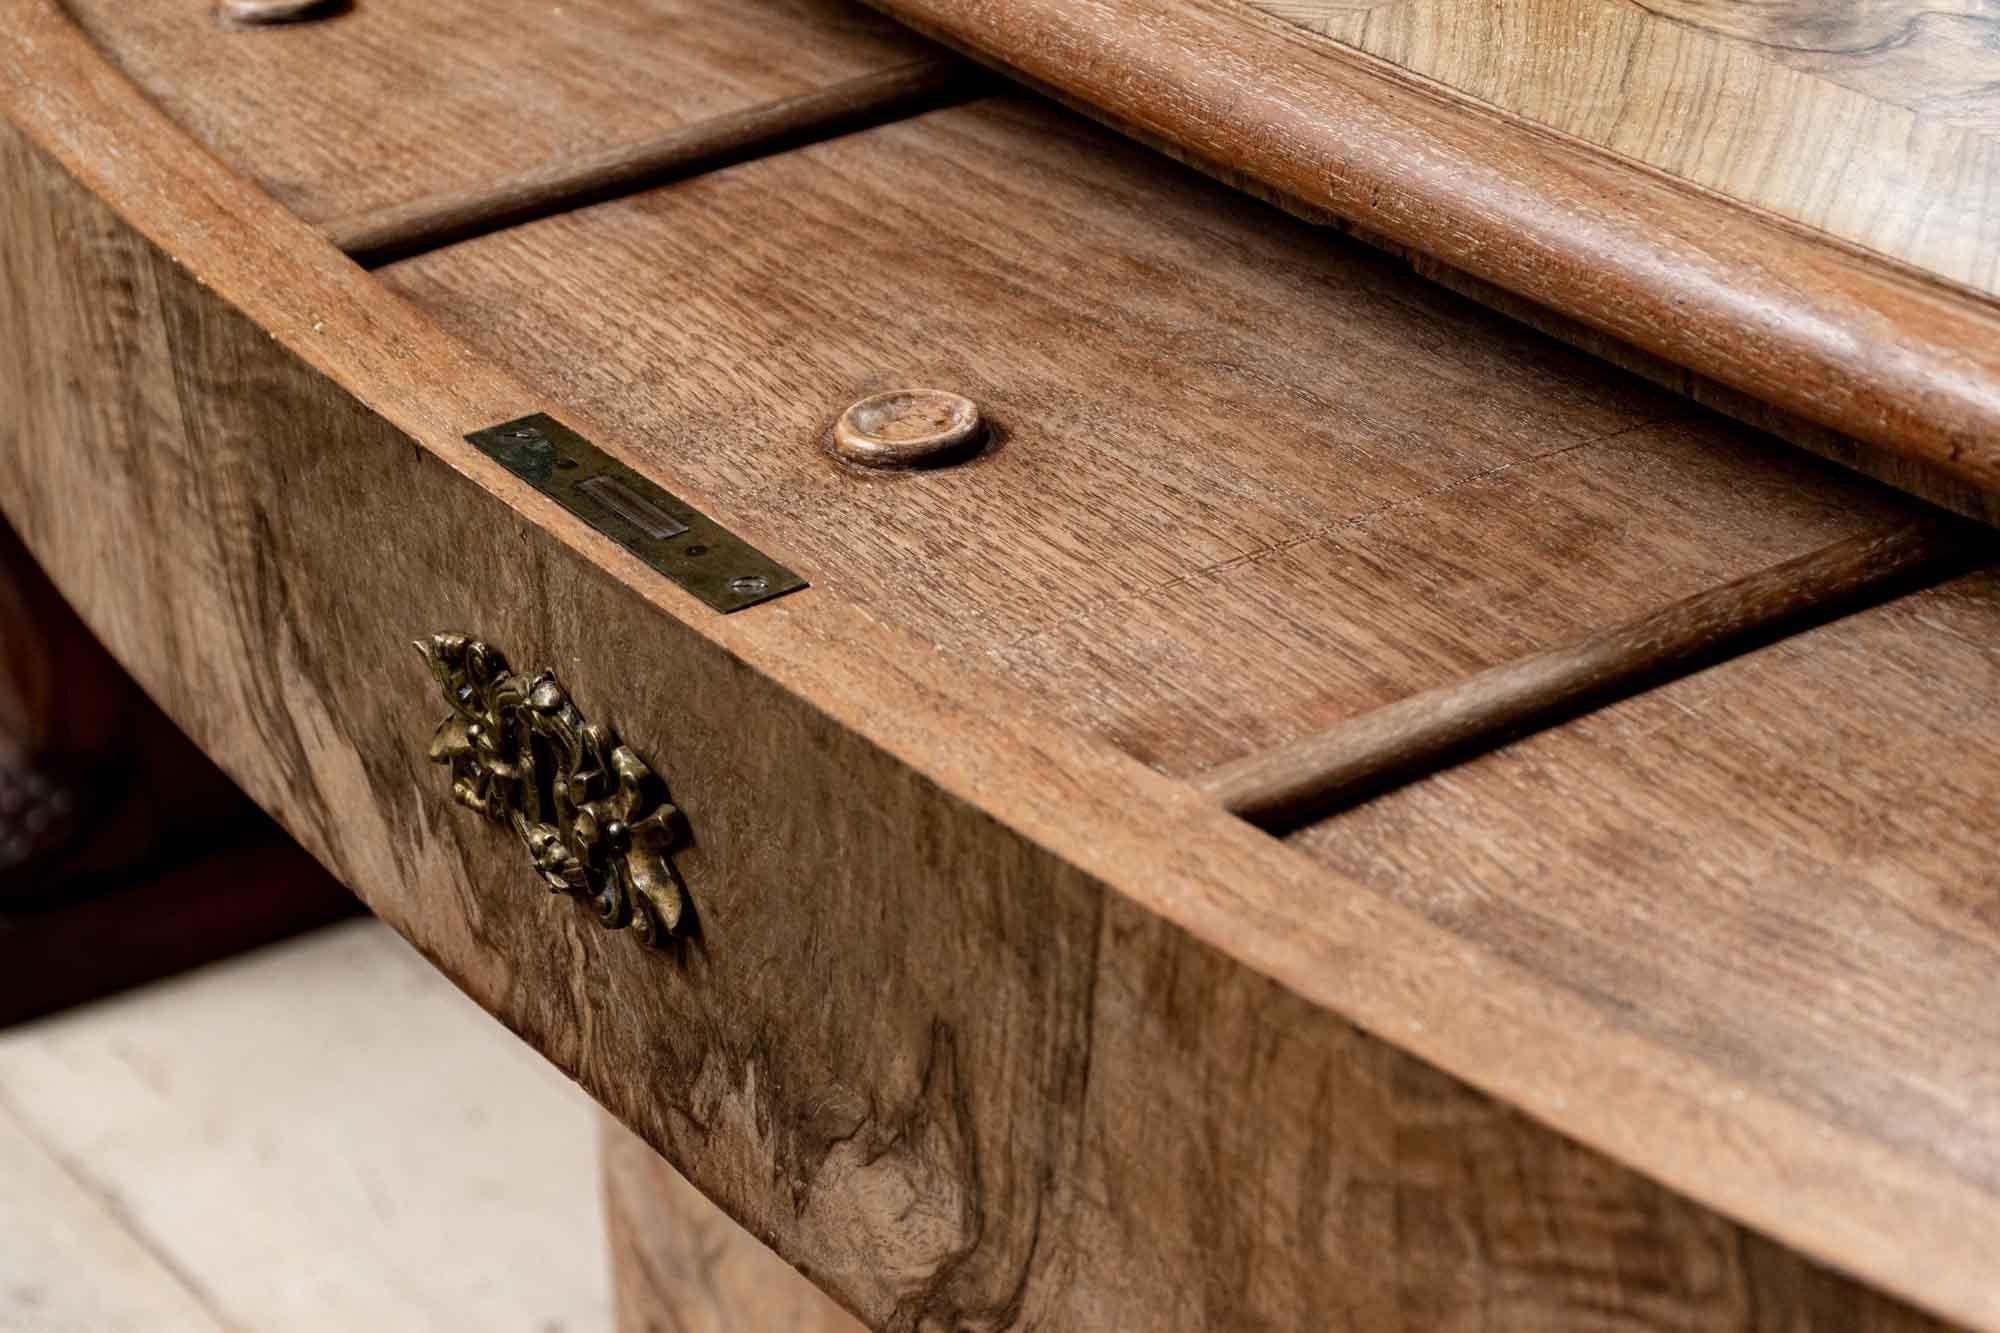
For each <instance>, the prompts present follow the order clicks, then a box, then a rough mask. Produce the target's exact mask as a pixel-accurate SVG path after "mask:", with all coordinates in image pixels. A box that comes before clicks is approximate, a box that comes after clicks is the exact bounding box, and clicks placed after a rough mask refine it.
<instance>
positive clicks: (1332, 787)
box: [1195, 521, 1984, 830]
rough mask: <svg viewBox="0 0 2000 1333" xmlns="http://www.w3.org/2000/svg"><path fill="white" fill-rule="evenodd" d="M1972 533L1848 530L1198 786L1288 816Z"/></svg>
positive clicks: (1592, 698)
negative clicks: (1843, 536)
mask: <svg viewBox="0 0 2000 1333" xmlns="http://www.w3.org/2000/svg"><path fill="white" fill-rule="evenodd" d="M1974 536H1975V533H1974V532H1973V531H1971V530H1970V529H1968V528H1966V527H1965V526H1964V525H1960V524H1957V523H1945V522H1937V521H1930V522H1926V521H1918V522H1915V523H1912V524H1910V525H1908V526H1906V527H1903V528H1898V529H1896V530H1895V531H1893V532H1890V533H1888V534H1886V535H1877V534H1873V533H1871V534H1869V535H1867V536H1864V537H1850V538H1848V539H1847V540H1845V541H1840V542H1835V543H1834V544H1833V545H1831V546H1827V547H1822V548H1821V549H1820V550H1817V551H1813V552H1811V553H1809V554H1807V555H1802V556H1799V557H1797V558H1796V559H1793V560H1787V561H1785V562H1784V563H1783V564H1779V565H1773V566H1772V567H1771V568H1769V569H1763V570H1759V571H1757V572H1756V573H1754V574H1746V575H1745V576H1743V577H1742V578H1740V579H1732V580H1731V581H1730V582H1728V583H1724V584H1720V585H1718V586H1716V587H1713V588H1710V589H1708V590H1707V591H1705V592H1699V593H1696V594H1695V595H1694V596H1692V597H1688V598H1683V599H1682V600H1681V601H1678V602H1673V603H1670V604H1668V605H1667V606H1664V607H1661V608H1660V609H1659V610H1657V611H1651V612H1648V613H1647V614H1645V615H1643V616H1641V617H1639V618H1638V619H1636V620H1630V621H1626V622H1624V623H1622V624H1616V625H1609V626H1606V627H1605V628H1603V629H1601V630H1598V631H1596V632H1594V633H1592V634H1590V635H1588V636H1586V637H1584V638H1582V639H1578V640H1575V641H1574V642H1571V643H1566V644H1560V645H1558V646H1557V647H1554V648H1550V649H1547V650H1545V651H1543V652H1540V653H1536V654H1534V655H1532V656H1529V657H1524V658H1519V659H1517V660H1515V661H1512V662H1508V663H1504V664H1503V665H1500V666H1497V667H1490V668H1488V669H1487V670H1485V671H1481V672H1476V673H1475V674H1473V675H1470V676H1467V677H1465V678H1464V679H1463V680H1459V681H1456V682H1454V683H1452V684H1450V685H1442V686H1439V687H1437V688H1435V689H1431V690H1426V691H1424V692H1423V693H1421V694H1413V695H1410V696H1409V697H1407V698H1404V699H1398V700H1397V701H1396V702H1395V703H1392V704H1388V705H1386V706H1384V707H1381V708H1378V709H1376V710H1374V711H1373V712H1371V713H1364V714H1362V715H1361V716H1359V717H1356V718H1354V719H1352V720H1350V721H1348V722H1345V723H1343V724H1341V725H1340V726H1337V727H1332V728H1330V729H1328V730H1326V731H1322V732H1319V733H1318V734H1316V735H1313V736H1308V737H1306V738H1305V739H1304V740H1301V741H1298V742H1296V743H1294V744H1292V745H1288V746H1285V747H1282V748H1280V749H1276V750H1267V751H1264V752H1261V753H1258V754H1252V755H1249V756H1246V757H1245V758H1243V759H1239V760H1237V761H1236V762H1234V763H1231V764H1225V765H1223V766H1222V767H1221V768H1217V769H1212V770H1210V771H1209V772H1207V773H1204V774H1202V775H1201V776H1200V778H1199V779H1198V780H1197V781H1196V784H1195V785H1196V786H1197V787H1199V788H1200V789H1201V790H1202V791H1203V792H1204V793H1206V794H1207V795H1208V796H1209V797H1210V798H1211V799H1212V800H1215V801H1217V802H1219V803H1220V804H1221V805H1222V806H1223V807H1224V808H1225V809H1227V810H1228V811H1230V813H1232V814H1236V815H1240V816H1242V817H1243V818H1245V819H1248V820H1250V821H1251V822H1252V823H1254V824H1257V825H1259V826H1260V827H1263V828H1267V829H1273V830H1281V829H1285V828H1290V827H1294V826H1296V825H1297V824H1300V823H1303V822H1305V820H1306V819H1307V818H1308V817H1310V816H1312V815H1324V814H1329V813H1331V812H1332V811H1333V810H1334V809H1336V808H1339V807H1341V806H1345V805H1350V804H1353V803H1355V802H1357V801H1359V800H1362V799H1365V798H1366V797H1368V796H1371V795H1375V794H1377V793H1379V792H1381V791H1383V790H1385V789H1387V788H1389V787H1392V786H1397V785H1400V784H1402V783H1404V782H1407V781H1409V780H1411V779H1412V778H1416V777H1421V776H1423V775H1424V774H1426V773H1431V772H1436V771H1438V770H1441V769H1443V768H1446V767H1449V766H1450V764H1451V762H1452V761H1453V760H1454V759H1459V758H1463V757H1466V756H1468V755H1471V754H1475V753H1478V752H1479V751H1481V750H1484V749H1488V748H1491V747H1493V746H1495V745H1498V744H1501V743H1503V742H1504V741H1506V740H1509V739H1511V738H1513V737H1515V736H1518V735H1521V734H1523V733H1525V732H1528V731H1530V730H1540V729H1542V728H1544V727H1547V726H1550V725H1552V724H1554V723H1556V722H1560V721H1562V720H1564V719H1566V718H1570V717H1574V716H1576V715H1578V714H1580V713H1583V712H1586V711H1588V710H1591V709H1593V708H1596V707H1599V706H1601V705H1603V704H1604V703H1606V702H1609V701H1610V700H1611V699H1614V698H1616V697H1618V696H1619V695H1621V694H1632V693H1636V692H1638V690H1640V689H1641V688H1644V687H1645V686H1647V685H1649V684H1657V683H1658V682H1659V681H1660V680H1661V679H1662V678H1663V677H1665V676H1667V675H1669V674H1680V673H1683V672H1686V671H1689V670H1692V669H1694V668H1696V667H1699V666H1702V665H1705V664H1706V663H1707V662H1709V661H1712V660H1714V659H1715V658H1717V657H1720V656H1721V655H1722V654H1724V653H1726V652H1729V651H1732V650H1738V649H1741V648H1744V647H1754V646H1755V641H1756V640H1757V639H1760V638H1761V639H1770V638H1774V637H1777V636H1778V635H1779V634H1781V633H1783V632H1784V631H1786V630H1788V629H1795V628H1798V627H1800V625H1801V624H1802V623H1809V622H1811V621H1812V620H1815V619H1822V620H1823V619H1831V618H1832V617H1834V616H1835V615H1838V614H1839V613H1840V612H1842V611H1845V610H1849V609H1852V606H1853V604H1854V603H1855V602H1857V601H1859V600H1861V599H1862V598H1864V597H1870V596H1873V597H1876V598H1880V597H1883V596H1885V595H1890V594H1893V593H1894V592H1896V591H1908V590H1909V589H1910V588H1911V587H1912V585H1913V584H1915V583H1917V582H1918V581H1919V580H1923V579H1930V580H1937V579H1942V578H1946V577H1948V576H1949V575H1951V574H1952V573H1956V572H1962V571H1963V570H1964V569H1965V568H1966V567H1967V566H1968V565H1969V564H1970V563H1971V556H1972V553H1973V551H1974V550H1976V549H1977V548H1976V547H1975V546H1974V543H1973V538H1974ZM1981 545H1984V543H1981Z"/></svg>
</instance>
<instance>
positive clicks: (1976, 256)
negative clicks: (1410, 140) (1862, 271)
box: [1244, 0, 2000, 294]
mask: <svg viewBox="0 0 2000 1333" xmlns="http://www.w3.org/2000/svg"><path fill="white" fill-rule="evenodd" d="M1244 2H1245V3H1247V4H1248V5H1249V6H1250V7H1251V8H1253V9H1257V10H1261V11H1263V12H1265V13H1268V14H1271V15H1274V16H1276V17H1278V18H1281V19H1283V20H1285V21H1286V22H1288V23H1292V24H1295V25H1297V26H1298V27H1300V28H1303V29H1305V30H1307V31H1309V32H1313V33H1317V34H1320V35H1323V36H1325V37H1327V38H1330V39H1332V40H1334V41H1337V42H1340V43H1342V44H1344V45H1347V46H1350V47H1352V48H1354V49H1356V50H1359V51H1365V52H1367V53H1368V54H1369V55H1372V56H1377V57H1380V58H1381V59H1383V60H1387V61H1390V62H1392V63H1394V64H1395V65H1398V66H1400V67H1402V68H1404V69H1407V70H1409V71H1411V72H1412V73H1415V74H1419V75H1422V76H1423V77H1425V78H1428V79H1434V80H1436V81H1437V82H1438V83H1440V84H1443V85H1445V86H1447V87H1449V88H1451V89H1453V90H1455V91H1457V92H1460V93H1464V94H1466V95H1469V96H1471V97H1475V98H1477V99H1479V100H1480V101H1482V102H1486V103H1489V104H1491V105H1493V106H1496V107H1499V108H1501V109H1503V110H1506V111H1508V112H1511V113H1513V114H1515V115H1518V116H1521V117H1523V118H1524V119H1526V120H1529V121H1532V122H1534V123H1535V124H1538V125H1545V126H1548V127H1549V128H1551V129H1556V130H1560V131H1562V132H1563V133H1565V134H1571V135H1575V136H1576V137H1577V138H1579V139H1583V140H1585V141H1586V142H1589V143H1592V144H1596V145H1598V146H1600V147H1603V148H1607V149H1610V150H1611V151H1613V152H1615V153H1618V154H1620V155H1622V156H1625V157H1628V158H1630V159H1632V160H1633V161H1635V162H1640V163H1643V164H1645V165H1646V166H1649V167H1654V168H1657V169H1659V170H1661V171H1666V172H1669V173H1671V174H1673V175H1675V176H1678V177H1681V178H1682V179H1684V180H1689V181H1692V182H1694V183H1696V184H1698V185H1703V186H1706V187H1708V188H1709V189H1713V190H1716V191H1718V192H1720V193H1722V194H1725V195H1727V196H1729V197H1730V198H1733V199H1739V200H1742V201H1743V202H1745V203H1748V204H1752V205H1755V206H1756V207H1758V208H1763V209H1768V210H1770V211H1771V212H1773V213H1776V214H1778V215H1779V216H1781V217H1785V218H1789V219H1791V220H1792V221H1795V222H1799V223H1803V224H1805V225H1807V226H1810V227H1814V228H1817V229H1819V230H1821V231H1824V232H1827V233H1829V234H1831V235H1834V236H1838V237H1840V238H1841V239H1842V240H1846V241H1852V242H1854V243H1855V244H1857V245H1863V246H1867V247H1868V248H1870V249H1873V250H1876V251H1879V252H1880V253H1882V254H1884V255H1888V256H1890V257H1892V258H1895V259H1899V260H1903V261H1905V262H1907V263H1909V264H1912V265H1914V266H1915V267H1917V268H1920V269H1924V270H1926V271H1928V272H1931V273H1935V274H1938V275H1939V276H1941V277H1945V278H1949V279H1951V280H1952V281H1954V282H1960V283H1964V284H1966V285H1967V286H1969V287H1972V288H1975V289H1977V290H1979V291H1982V292H1986V293H1989V294H1991V293H1993V292H1995V291H1996V290H2000V210H1996V209H1995V208H1994V207H1993V196H1994V191H1995V189H1996V188H2000V145H1996V143H1995V142H1994V139H1993V134H1994V131H1995V130H1996V129H2000V11H1996V10H1995V9H1994V7H1993V6H1992V5H1991V4H1989V3H1986V2H1985V0H1952V2H1950V3H1946V4H1933V3H1931V2H1930V0H1921V2H1919V0H1888V3H1873V4H1866V5H1856V4H1846V3H1839V2H1838V0H1784V2H1782V3H1775V4H1772V3H1763V4H1737V3H1727V2H1726V0H1645V2H1644V3H1641V2H1640V0H1530V3H1526V4H1509V5H1492V4H1483V3H1472V2H1471V0H1383V2H1382V3H1374V4H1370V3H1366V2H1365V0H1244Z"/></svg>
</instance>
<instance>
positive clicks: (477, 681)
mask: <svg viewBox="0 0 2000 1333" xmlns="http://www.w3.org/2000/svg"><path fill="white" fill-rule="evenodd" d="M416 647H417V651H418V652H420V653H422V654H423V656H424V661H425V662H426V663H428V664H429V666H430V669H431V674H432V675H434V676H436V677H437V680H438V684H439V685H441V686H442V687H443V689H444V697H445V702H446V703H448V704H450V705H451V716H449V717H447V718H446V719H445V720H444V721H443V722H441V723H439V724H438V729H437V734H436V735H434V736H432V737H431V747H430V756H431V762H432V763H434V764H444V765H446V766H447V767H449V768H450V769H451V794H452V796H453V797H455V798H456V799H457V801H458V803H459V804H460V805H463V806H466V807H467V808H469V809H472V810H476V811H478V812H479V813H480V814H482V815H484V816H485V817H486V818H487V819H489V820H492V821H493V822H494V823H496V824H505V825H508V826H510V827H511V828H512V829H513V830H514V832H515V834H516V835H517V836H519V838H520V839H521V845H522V846H524V847H526V848H527V849H528V856H529V859H530V860H531V861H533V863H534V867H535V870H536V872H537V873H538V874H540V875H541V877H542V879H543V880H544V881H546V882H547V884H548V885H549V888H550V890H551V891H553V892H559V893H566V894H568V895H569V896H570V897H572V898H575V899H577V900H579V901H581V902H583V903H585V904H586V905H588V906H589V907H590V908H591V910H592V911H593V912H595V913H596V915H597V920H598V922H599V923H600V924H601V925H603V926H604V927H605V928H606V929H609V930H618V929H630V930H632V931H633V932H634V933H635V934H637V935H638V936H639V938H640V939H642V940H644V941H645V942H646V943H647V944H650V945H655V946H659V945H663V944H665V943H666V942H667V940H668V939H670V938H671V937H672V936H673V935H674V934H676V933H677V932H678V931H679V930H680V927H681V922H682V918H683V916H684V911H683V909H684V906H685V903H684V899H683V897H682V894H681V887H680V883H679V881H678V880H676V879H675V878H674V873H673V870H672V868H671V867H670V866H669V865H668V864H667V853H668V852H669V851H670V850H671V849H672V848H673V845H674V843H675V841H676V840H677V838H678V837H679V832H680V825H679V820H680V812H679V811H678V810H677V809H676V808H675V807H674V806H673V805H671V804H669V803H668V802H667V801H666V800H665V799H664V793H663V792H662V791H661V784H660V781H659V779H658V778H656V777H655V776H654V775H653V771H652V770H651V769H650V768H648V767H646V765H645V763H644V762H643V761H641V760H640V758H639V756H638V755H636V754H634V753H632V751H631V749H630V748H629V747H627V746H624V745H620V744H619V743H618V738H617V736H616V735H615V734H613V732H612V731H611V729H610V728H609V727H606V726H603V725H601V724H599V723H596V722H586V721H584V720H583V715H582V714H581V713H579V712H577V710H576V705H575V704H573V703H571V702H570V697H569V693H568V692H567V691H566V690H564V689H563V687H562V685H561V684H560V683H558V682H557V680H556V678H555V676H554V675H553V674H552V673H550V672H547V671H541V672H536V673H535V674H533V675H528V674H524V673H521V672H515V671H510V670H508V667H507V660H506V659H505V658H504V657H502V656H501V655H500V654H499V653H498V652H496V651H495V650H494V649H492V648H490V647H488V646H487V645H486V644H483V643H481V642H479V640H477V639H471V638H467V637H466V636H465V635H463V634H437V635H433V636H432V637H431V639H430V641H429V642H427V643H426V642H422V641H419V642H418V643H417V645H416Z"/></svg>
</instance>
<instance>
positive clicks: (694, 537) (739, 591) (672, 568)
mask: <svg viewBox="0 0 2000 1333" xmlns="http://www.w3.org/2000/svg"><path fill="white" fill-rule="evenodd" d="M465 438H466V440H467V441H469V442H470V443H472V444H474V445H476V446H478V448H479V450H480V452H482V453H484V454H485V455H486V456H487V457H489V458H491V459H493V460H494V461H495V462H497V463H499V464H500V466H502V467H504V468H506V469H507V470H508V471H509V472H511V473H513V474H514V475H515V476H517V477H519V478H520V479H521V480H522V481H525V482H527V483H528V484H529V485H530V486H533V487H534V488H535V489H536V490H538V491H540V492H541V493H542V494H544V495H546V496H548V497H549V498H550V499H551V500H554V501H555V502H556V503H557V504H559V505H561V506H562V507H563V508H564V509H567V510H569V512H570V513H572V514H575V515H576V516H577V517H578V518H580V519H582V520H583V521H584V522H586V523H588V524H590V526H591V527H593V528H595V529H597V530H598V531H599V532H601V533H603V534H604V535H605V536H607V537H609V538H611V540H613V541H615V542H617V543H618V544H619V545H620V546H623V547H624V548H625V549H626V550H628V551H630V552H631V553H632V554H633V555H636V556H638V557H639V558H640V559H641V560H643V561H645V562H646V563H647V564H648V565H650V566H652V567H653V568H654V569H656V570H658V571H659V572H660V573H662V574H665V575H666V576H667V577H668V578H670V579H672V580H673V581H674V582H675V583H677V584H679V585H680V586H681V587H683V588H685V589H686V590H687V591H689V592H691V593H693V594H694V595H695V596H696V597H699V598H700V599H701V600H702V601H704V602H706V603H708V605H710V606H712V607H714V608H715V609H716V610H718V611H721V612H723V613H724V614H727V613H729V612H731V611H741V610H743V609H745V608H746V607H752V606H756V605H757V604H758V603H760V602H768V601H770V600H771V599H772V598H774V597H783V596H784V595H785V594H786V593H788V592H797V591H798V590H799V589H801V588H803V587H806V586H807V584H806V581H805V580H804V579H802V578H800V577H799V576H798V575H797V574H794V573H793V572H792V571H791V570H789V569H786V568H785V567H784V566H783V565H781V564H779V563H778V562H777V561H775V560H773V559H771V557H769V556H767V555H765V554H764V553H763V552H762V551H760V550H758V549H757V548H756V547H754V546H752V545H750V543H748V542H746V541H744V540H743V539H742V538H741V537H738V536H737V535H736V534H735V533H733V532H731V531H730V530H729V529H727V528H725V527H723V526H722V525H721V524H720V523H717V522H716V521H715V520H714V519H712V518H710V517H709V516H708V515H706V514H704V513H702V512H701V511H700V510H699V509H696V508H695V507H694V506H693V505H691V504H688V503H687V502H686V501H685V500H682V499H681V498H680V497H678V496H676V495H674V494H673V493H672V492H671V491H668V490H666V489H664V488H662V487H661V486H659V485H658V484H656V483H654V482H652V481H649V480H648V479H647V478H645V477H644V476H642V475H640V474H639V473H638V472H637V471H636V470H634V469H632V468H630V467H627V466H626V465H625V464H623V463H621V462H619V461H618V460H617V459H615V458H613V457H612V456H611V455H609V454H607V453H605V452H604V451H603V450H602V449H600V448H598V447H597V446H596V445H594V444H592V443H591V442H590V441H589V440H586V439H585V438H583V436H581V435H579V434H577V433H576V432H575V431H573V430H571V429H570V428H569V427H568V426H565V425H563V424H562V423H561V422H560V421H557V420H556V419H555V418H554V417H552V416H550V415H548V414H547V413H546V412H536V413H534V414H533V415H531V416H525V417H518V418H516V419H515V420H513V421H503V422H501V423H500V424H499V425H497V426H488V427H487V428H486V429H485V430H477V431H474V432H472V434H470V435H468V436H466V437H465Z"/></svg>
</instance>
